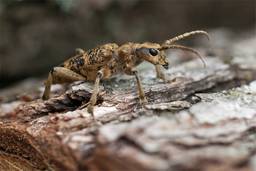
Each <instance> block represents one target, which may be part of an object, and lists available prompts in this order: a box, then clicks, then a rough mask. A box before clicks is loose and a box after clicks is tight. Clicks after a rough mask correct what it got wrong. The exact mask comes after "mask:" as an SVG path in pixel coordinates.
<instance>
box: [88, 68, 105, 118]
mask: <svg viewBox="0 0 256 171" xmlns="http://www.w3.org/2000/svg"><path fill="white" fill-rule="evenodd" d="M102 77H103V70H100V71H98V72H97V76H96V79H95V83H94V88H93V92H92V96H91V99H90V101H89V103H88V106H87V111H88V112H89V113H91V114H92V115H93V107H94V106H95V104H96V102H97V95H98V93H99V84H100V80H101V79H102Z"/></svg>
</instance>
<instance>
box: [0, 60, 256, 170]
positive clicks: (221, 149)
mask: <svg viewBox="0 0 256 171" xmlns="http://www.w3.org/2000/svg"><path fill="white" fill-rule="evenodd" d="M206 63H207V67H206V68H203V67H202V65H201V64H200V63H199V62H198V60H193V61H190V62H186V63H183V64H180V65H178V66H177V67H174V68H172V69H171V70H168V71H167V77H168V78H169V79H170V80H172V81H171V82H169V83H164V82H162V81H159V80H157V79H154V75H155V73H154V72H153V71H152V70H148V69H146V70H143V69H142V70H141V72H140V75H141V77H142V82H143V85H144V89H145V94H146V97H147V99H148V101H149V104H148V105H147V109H142V108H141V107H140V105H139V103H138V96H137V89H136V87H134V86H130V85H136V84H135V82H134V80H133V79H132V80H131V79H130V77H128V78H125V77H123V76H122V77H121V78H117V79H113V80H112V82H111V83H106V85H107V86H108V87H105V88H101V89H102V91H101V93H100V94H99V100H98V105H97V106H96V107H95V119H96V120H97V122H95V121H94V120H93V118H92V116H91V115H90V114H89V113H87V111H86V108H85V109H81V108H80V107H81V105H83V104H85V103H87V102H88V101H89V98H90V95H91V91H90V90H88V86H89V84H85V83H76V84H75V85H73V86H71V87H70V88H69V89H68V90H67V91H66V93H64V94H62V95H60V94H59V95H58V94H56V93H55V96H54V97H53V98H51V99H49V100H48V101H42V100H40V99H39V100H33V101H31V102H24V101H15V102H11V103H5V104H1V105H0V111H1V112H0V118H1V120H0V151H2V152H3V155H0V159H1V160H2V161H4V162H2V163H3V164H0V168H9V167H10V168H17V170H18V169H24V170H26V169H27V168H33V169H38V170H44V169H46V170H86V169H89V170H95V171H98V170H172V169H173V170H200V169H201V170H216V169H220V170H221V169H222V170H231V169H232V170H233V169H234V170H239V169H240V170H243V169H244V170H247V169H249V168H251V166H252V165H253V163H255V159H254V158H255V157H254V158H253V157H252V156H253V155H254V150H256V145H255V139H254V133H253V132H254V129H255V126H254V125H255V122H256V119H255V117H254V115H253V112H252V111H253V110H254V109H255V108H254V106H250V104H249V103H247V102H248V101H246V100H248V99H250V100H251V101H253V100H254V97H253V95H248V98H247V99H245V103H242V102H241V105H242V106H244V108H242V109H241V110H238V109H237V108H236V107H237V106H236V105H235V103H231V104H229V103H225V102H226V100H225V98H227V99H228V98H232V97H233V96H232V91H228V92H227V93H226V94H225V93H223V92H219V93H216V94H214V93H213V94H212V93H209V90H211V91H217V90H216V88H219V89H222V88H223V87H224V88H226V87H227V86H228V87H234V86H237V85H239V84H242V83H243V82H248V81H251V80H253V79H255V70H254V69H251V68H246V69H245V68H243V69H240V68H239V66H236V67H235V66H232V65H229V64H224V63H223V62H222V61H221V60H220V59H218V58H213V57H209V58H207V59H206ZM245 75H246V77H245ZM253 86H254V84H252V87H253ZM214 88H215V89H214ZM218 91H219V90H218ZM243 91H244V90H243ZM243 91H242V94H240V95H239V97H240V98H241V99H242V97H244V96H243V95H244V94H246V93H245V92H243ZM199 92H208V93H204V94H197V93H199ZM234 93H237V90H234ZM195 95H196V96H195ZM35 97H38V96H35ZM235 97H236V96H235ZM201 99H202V103H198V102H199V101H200V100H201ZM215 101H216V102H215ZM197 103H198V104H197ZM222 104H223V105H222ZM232 105H233V106H232ZM226 106H227V107H226ZM215 107H216V108H218V110H217V109H216V111H215ZM229 107H230V108H231V109H230V108H229ZM183 109H186V110H184V111H181V112H179V111H180V110H183ZM208 109H209V110H208ZM231 111H232V112H231ZM222 112H225V113H222ZM226 112H227V113H226ZM228 112H231V113H228ZM240 113H244V115H243V116H242V117H239V116H240ZM208 116H209V117H208ZM216 116H218V117H217V118H216ZM13 156H14V157H13ZM19 159H20V160H19ZM22 160H24V161H26V162H24V163H22V162H21V161H22ZM8 163H12V164H13V165H9V164H8ZM250 163H252V164H250Z"/></svg>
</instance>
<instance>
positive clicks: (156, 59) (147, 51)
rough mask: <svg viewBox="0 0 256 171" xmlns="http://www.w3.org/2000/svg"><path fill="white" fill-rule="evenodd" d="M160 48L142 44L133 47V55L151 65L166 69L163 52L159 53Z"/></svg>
mask: <svg viewBox="0 0 256 171" xmlns="http://www.w3.org/2000/svg"><path fill="white" fill-rule="evenodd" d="M160 49H161V46H160V45H159V44H157V43H148V42H147V43H142V44H138V45H137V46H136V47H135V54H136V56H137V57H139V58H142V59H144V60H146V61H148V62H150V63H152V64H153V65H162V66H163V67H164V68H165V69H168V67H169V63H168V60H167V57H166V54H165V52H164V51H161V50H160Z"/></svg>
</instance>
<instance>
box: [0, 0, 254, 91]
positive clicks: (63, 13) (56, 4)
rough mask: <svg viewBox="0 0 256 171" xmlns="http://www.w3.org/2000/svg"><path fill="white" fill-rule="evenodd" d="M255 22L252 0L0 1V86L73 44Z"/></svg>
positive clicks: (37, 73) (51, 61)
mask: <svg viewBox="0 0 256 171" xmlns="http://www.w3.org/2000/svg"><path fill="white" fill-rule="evenodd" d="M255 25H256V0H193V1H191V0H0V78H1V79H0V88H3V87H5V86H9V85H11V84H14V83H15V82H17V81H20V80H22V79H25V78H28V77H41V78H43V77H46V75H47V74H48V71H49V70H50V68H52V67H53V66H55V65H57V64H59V63H61V62H62V61H63V60H65V59H67V58H68V57H70V56H72V55H73V54H74V50H75V48H78V47H80V48H84V49H90V48H93V47H95V46H97V45H99V44H103V43H109V42H116V43H118V44H121V43H124V42H127V41H132V42H143V41H153V42H162V41H163V40H165V39H168V38H170V37H173V36H175V35H177V34H181V33H183V32H186V31H192V30H196V29H204V30H207V31H212V32H214V31H215V32H216V30H222V33H232V34H229V35H231V36H239V35H242V34H243V33H247V32H251V31H252V30H255ZM223 30H224V32H223ZM220 38H221V36H220ZM192 43H193V42H192ZM226 43H227V44H228V42H226Z"/></svg>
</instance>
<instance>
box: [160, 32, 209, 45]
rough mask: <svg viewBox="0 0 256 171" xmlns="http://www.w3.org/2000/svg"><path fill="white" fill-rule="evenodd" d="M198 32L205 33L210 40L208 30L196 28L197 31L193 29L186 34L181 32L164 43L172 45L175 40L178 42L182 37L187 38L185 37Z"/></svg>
mask: <svg viewBox="0 0 256 171" xmlns="http://www.w3.org/2000/svg"><path fill="white" fill-rule="evenodd" d="M196 34H201V35H204V36H206V37H207V39H208V40H210V35H209V34H208V33H207V32H206V31H203V30H195V31H191V32H187V33H184V34H181V35H179V36H176V37H174V38H171V39H169V40H166V41H165V42H164V43H163V44H162V45H170V44H172V43H174V42H177V41H179V40H182V39H185V38H188V37H190V36H193V35H196Z"/></svg>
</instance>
